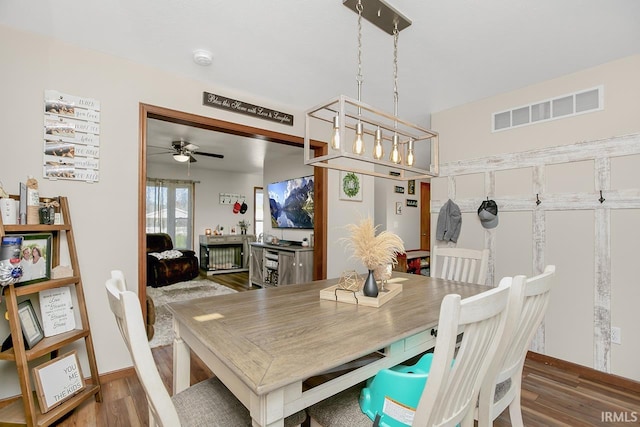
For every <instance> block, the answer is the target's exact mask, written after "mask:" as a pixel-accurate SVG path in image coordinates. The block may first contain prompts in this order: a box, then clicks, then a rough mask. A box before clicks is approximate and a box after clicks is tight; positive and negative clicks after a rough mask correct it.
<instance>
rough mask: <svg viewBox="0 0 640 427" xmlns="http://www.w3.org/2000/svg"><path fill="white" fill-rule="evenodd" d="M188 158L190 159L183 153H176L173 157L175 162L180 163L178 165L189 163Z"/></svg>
mask: <svg viewBox="0 0 640 427" xmlns="http://www.w3.org/2000/svg"><path fill="white" fill-rule="evenodd" d="M190 158H191V156H189V155H187V154H184V153H177V154H174V155H173V159H174V160H175V161H176V162H180V163H184V162H187V161H189V159H190Z"/></svg>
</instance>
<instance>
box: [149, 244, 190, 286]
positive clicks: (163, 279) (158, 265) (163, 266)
mask: <svg viewBox="0 0 640 427" xmlns="http://www.w3.org/2000/svg"><path fill="white" fill-rule="evenodd" d="M172 249H173V242H172V241H171V236H169V235H168V234H166V233H147V286H153V287H154V288H159V287H161V286H167V285H171V284H174V283H178V282H184V281H187V280H192V279H194V278H196V277H198V274H199V267H198V258H197V257H196V253H195V252H194V251H191V250H186V249H178V251H180V252H181V253H182V256H180V257H178V258H168V259H158V258H157V257H155V256H153V255H149V254H150V253H162V252H164V251H168V250H172Z"/></svg>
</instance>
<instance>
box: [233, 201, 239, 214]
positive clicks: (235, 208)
mask: <svg viewBox="0 0 640 427" xmlns="http://www.w3.org/2000/svg"><path fill="white" fill-rule="evenodd" d="M238 212H240V203H238V202H235V203H234V204H233V213H234V214H237V213H238Z"/></svg>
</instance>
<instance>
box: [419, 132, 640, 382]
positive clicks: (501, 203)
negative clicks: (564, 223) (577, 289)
mask: <svg viewBox="0 0 640 427" xmlns="http://www.w3.org/2000/svg"><path fill="white" fill-rule="evenodd" d="M638 154H640V134H633V135H625V136H619V137H613V138H608V139H602V140H595V141H585V142H578V143H575V144H570V145H562V146H557V147H549V148H543V149H537V150H530V151H524V152H519V153H507V154H502V155H494V156H489V157H484V158H479V159H472V160H461V161H456V162H451V163H447V164H443V165H440V177H447V184H448V191H447V195H448V197H449V198H450V199H452V200H454V201H455V202H456V203H457V204H458V206H459V207H460V210H461V211H462V212H463V213H473V212H476V210H477V207H478V206H479V205H480V203H481V202H482V200H485V198H486V197H490V198H492V197H493V196H494V195H495V189H496V185H497V183H496V172H497V171H503V170H511V169H523V168H531V171H532V172H531V173H532V175H533V176H532V182H533V186H532V187H533V188H532V193H531V194H510V195H502V194H501V195H500V197H499V200H496V202H497V203H498V207H499V211H500V212H516V211H531V212H532V218H533V219H532V222H533V224H532V226H533V230H532V242H531V245H532V247H533V258H532V271H533V272H534V273H535V274H537V273H540V272H542V271H543V269H544V266H545V262H546V256H545V254H546V251H547V247H546V242H547V236H546V223H547V218H546V212H547V211H572V210H592V211H593V213H594V224H595V225H594V244H595V251H594V260H593V263H594V266H595V267H594V269H595V271H594V283H593V294H594V307H593V342H594V348H593V360H594V368H595V369H598V370H601V371H603V372H610V363H611V336H610V330H611V243H610V239H611V210H615V209H638V208H640V188H611V173H612V171H611V159H612V158H616V157H622V156H631V155H638ZM584 161H593V164H594V166H593V167H594V177H595V182H594V191H593V192H575V193H549V194H547V193H546V191H545V190H546V184H545V168H546V166H549V165H562V164H571V163H574V162H584ZM478 173H483V174H484V177H485V178H484V184H485V188H484V190H485V191H484V194H478V196H477V197H473V198H465V199H458V198H457V197H456V178H457V177H460V176H464V175H469V174H478ZM538 201H539V203H537V202H538ZM445 202H446V200H432V201H431V213H432V214H435V215H434V216H437V214H438V212H439V211H440V208H441V207H442V205H443V204H444V203H445ZM495 233H496V230H495V229H493V230H485V247H487V248H489V249H490V250H491V254H492V255H491V257H490V260H489V274H488V278H487V283H495V277H494V276H495V259H494V254H495V252H496V250H495V249H496V245H497V244H499V242H497V241H496V238H495ZM544 342H545V330H544V325H543V326H542V327H541V328H540V330H539V331H538V334H537V335H536V337H535V338H534V341H533V342H532V345H531V349H532V350H534V351H537V352H544Z"/></svg>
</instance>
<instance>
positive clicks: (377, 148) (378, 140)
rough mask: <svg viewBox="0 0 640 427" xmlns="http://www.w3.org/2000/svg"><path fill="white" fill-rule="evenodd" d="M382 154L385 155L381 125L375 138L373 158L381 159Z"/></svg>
mask: <svg viewBox="0 0 640 427" xmlns="http://www.w3.org/2000/svg"><path fill="white" fill-rule="evenodd" d="M382 156H384V148H383V147H382V131H381V130H380V127H378V129H376V134H375V136H374V139H373V158H374V159H376V160H380V159H381V158H382Z"/></svg>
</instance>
